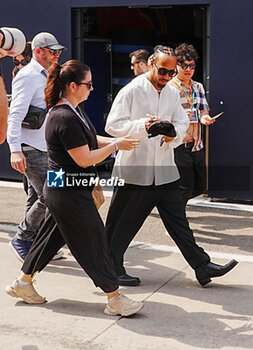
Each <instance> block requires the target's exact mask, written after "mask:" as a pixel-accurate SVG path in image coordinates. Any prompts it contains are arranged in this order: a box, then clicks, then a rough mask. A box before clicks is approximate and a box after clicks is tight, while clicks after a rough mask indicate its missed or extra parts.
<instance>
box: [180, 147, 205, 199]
mask: <svg viewBox="0 0 253 350" xmlns="http://www.w3.org/2000/svg"><path fill="white" fill-rule="evenodd" d="M191 150H192V148H185V145H180V146H178V147H177V148H176V149H175V150H174V153H175V163H176V165H177V167H178V171H179V174H180V180H179V186H180V189H181V195H182V199H183V201H184V203H185V205H186V203H187V201H188V200H189V199H190V198H193V197H196V196H198V195H200V194H201V193H203V192H204V191H205V189H206V166H205V152H204V149H201V150H200V151H196V152H192V151H191Z"/></svg>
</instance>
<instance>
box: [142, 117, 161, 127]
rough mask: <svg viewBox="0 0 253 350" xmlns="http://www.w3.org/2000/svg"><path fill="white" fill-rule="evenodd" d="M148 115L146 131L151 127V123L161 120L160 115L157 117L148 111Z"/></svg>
mask: <svg viewBox="0 0 253 350" xmlns="http://www.w3.org/2000/svg"><path fill="white" fill-rule="evenodd" d="M146 116H147V117H148V118H147V119H146V121H145V128H146V131H148V129H149V127H150V125H151V124H153V123H155V122H157V121H159V120H161V118H160V117H157V116H152V115H151V114H149V113H147V114H146Z"/></svg>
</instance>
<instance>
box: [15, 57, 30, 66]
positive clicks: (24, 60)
mask: <svg viewBox="0 0 253 350" xmlns="http://www.w3.org/2000/svg"><path fill="white" fill-rule="evenodd" d="M29 62H30V61H28V60H27V59H26V58H23V59H22V60H21V61H19V60H16V59H14V60H13V63H14V65H15V66H19V65H20V64H21V66H26V65H27V64H28V63H29Z"/></svg>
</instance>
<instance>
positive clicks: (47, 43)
mask: <svg viewBox="0 0 253 350" xmlns="http://www.w3.org/2000/svg"><path fill="white" fill-rule="evenodd" d="M38 47H42V48H43V47H48V48H50V49H54V50H66V47H65V46H63V45H60V44H59V43H58V41H57V39H56V37H55V36H53V34H50V33H47V32H44V33H39V34H37V35H35V37H34V38H33V40H32V50H34V49H37V48H38Z"/></svg>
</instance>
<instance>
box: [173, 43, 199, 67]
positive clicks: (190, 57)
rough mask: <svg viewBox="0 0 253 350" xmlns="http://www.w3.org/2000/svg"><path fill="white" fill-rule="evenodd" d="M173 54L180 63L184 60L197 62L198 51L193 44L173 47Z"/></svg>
mask: <svg viewBox="0 0 253 350" xmlns="http://www.w3.org/2000/svg"><path fill="white" fill-rule="evenodd" d="M175 54H176V56H177V62H178V63H180V64H182V63H184V61H195V63H197V60H198V58H199V57H198V53H197V51H196V49H195V48H194V46H193V45H188V44H185V43H183V44H180V45H179V46H178V47H177V48H176V49H175Z"/></svg>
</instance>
